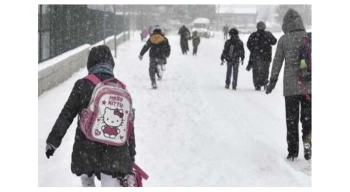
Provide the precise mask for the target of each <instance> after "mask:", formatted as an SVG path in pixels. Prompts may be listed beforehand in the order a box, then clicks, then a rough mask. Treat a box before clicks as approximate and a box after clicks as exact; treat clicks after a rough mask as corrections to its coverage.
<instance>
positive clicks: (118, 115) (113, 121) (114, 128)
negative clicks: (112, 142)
mask: <svg viewBox="0 0 350 192" xmlns="http://www.w3.org/2000/svg"><path fill="white" fill-rule="evenodd" d="M123 117H124V113H123V109H111V108H108V107H106V108H105V113H104V114H103V123H105V124H106V125H103V126H102V127H101V129H102V133H103V135H104V136H105V137H107V138H112V139H114V138H116V137H117V135H118V134H119V133H120V130H119V128H118V127H119V126H120V125H122V124H123V121H124V120H123Z"/></svg>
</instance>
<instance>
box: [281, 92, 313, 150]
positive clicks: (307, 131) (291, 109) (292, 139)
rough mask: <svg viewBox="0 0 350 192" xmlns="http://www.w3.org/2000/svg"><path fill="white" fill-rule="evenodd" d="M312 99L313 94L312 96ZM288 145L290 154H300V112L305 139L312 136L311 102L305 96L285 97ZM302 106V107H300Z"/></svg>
mask: <svg viewBox="0 0 350 192" xmlns="http://www.w3.org/2000/svg"><path fill="white" fill-rule="evenodd" d="M310 98H311V94H310ZM285 102H286V123H287V143H288V152H289V153H290V154H295V155H296V156H298V154H299V110H300V113H301V115H300V122H301V124H302V133H303V136H302V137H303V139H304V138H305V137H307V136H310V135H311V101H308V100H307V99H306V97H305V95H293V96H285ZM299 106H300V107H299Z"/></svg>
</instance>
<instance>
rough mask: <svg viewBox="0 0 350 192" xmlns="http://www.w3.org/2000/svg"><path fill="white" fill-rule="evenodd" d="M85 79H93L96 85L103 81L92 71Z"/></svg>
mask: <svg viewBox="0 0 350 192" xmlns="http://www.w3.org/2000/svg"><path fill="white" fill-rule="evenodd" d="M84 79H87V80H89V81H91V82H92V83H93V84H94V85H97V84H99V83H100V82H101V81H100V79H98V77H96V75H94V74H93V73H90V74H89V75H88V76H86V77H84Z"/></svg>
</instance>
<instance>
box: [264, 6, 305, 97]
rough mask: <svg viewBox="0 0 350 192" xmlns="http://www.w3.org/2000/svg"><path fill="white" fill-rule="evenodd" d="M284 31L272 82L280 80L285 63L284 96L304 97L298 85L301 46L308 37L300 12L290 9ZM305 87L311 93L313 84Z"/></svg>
mask: <svg viewBox="0 0 350 192" xmlns="http://www.w3.org/2000/svg"><path fill="white" fill-rule="evenodd" d="M282 30H283V32H284V35H283V36H282V37H281V38H280V39H279V40H278V43H277V49H276V53H275V57H274V60H273V64H272V70H271V77H270V82H274V81H277V80H278V76H279V73H280V71H281V69H282V65H283V62H284V63H285V67H284V77H283V94H284V96H292V95H302V94H303V92H302V89H301V88H300V85H299V84H298V80H299V69H300V52H299V50H300V46H301V43H302V37H305V36H307V33H306V31H305V27H304V24H303V20H302V18H301V16H300V15H299V13H298V12H296V11H295V10H293V9H289V10H288V11H287V13H286V14H285V16H284V18H283V24H282ZM304 86H305V88H306V90H307V91H308V93H311V82H305V83H304Z"/></svg>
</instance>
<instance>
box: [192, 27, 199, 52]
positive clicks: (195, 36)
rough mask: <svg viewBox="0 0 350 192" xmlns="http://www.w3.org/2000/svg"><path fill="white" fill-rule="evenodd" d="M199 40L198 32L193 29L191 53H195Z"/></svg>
mask: <svg viewBox="0 0 350 192" xmlns="http://www.w3.org/2000/svg"><path fill="white" fill-rule="evenodd" d="M200 42H201V39H200V37H199V36H198V32H197V31H194V32H193V36H192V45H193V55H197V49H198V45H199V43H200Z"/></svg>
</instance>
